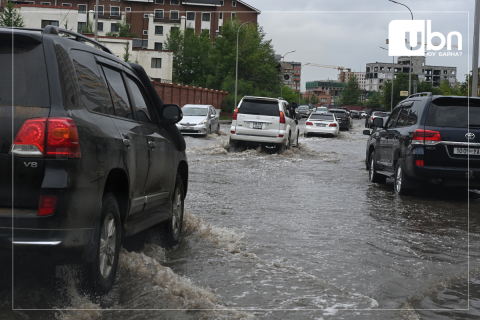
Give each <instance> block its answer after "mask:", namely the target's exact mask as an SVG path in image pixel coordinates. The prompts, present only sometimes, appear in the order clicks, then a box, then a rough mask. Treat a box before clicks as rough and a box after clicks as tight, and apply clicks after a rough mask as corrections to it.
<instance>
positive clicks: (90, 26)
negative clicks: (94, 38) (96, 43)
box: [82, 19, 94, 33]
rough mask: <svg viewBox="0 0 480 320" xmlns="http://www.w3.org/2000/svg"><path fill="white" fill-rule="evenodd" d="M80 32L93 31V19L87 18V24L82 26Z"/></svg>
mask: <svg viewBox="0 0 480 320" xmlns="http://www.w3.org/2000/svg"><path fill="white" fill-rule="evenodd" d="M82 33H94V31H93V21H92V20H91V19H89V20H88V21H87V24H86V25H85V26H83V28H82Z"/></svg>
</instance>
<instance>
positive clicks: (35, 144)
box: [11, 118, 81, 158]
mask: <svg viewBox="0 0 480 320" xmlns="http://www.w3.org/2000/svg"><path fill="white" fill-rule="evenodd" d="M11 153H13V154H15V155H18V156H24V157H42V156H44V157H49V158H53V157H60V158H81V153H80V144H79V139H78V131H77V127H76V126H75V123H74V122H73V120H72V119H70V118H37V119H29V120H26V121H25V122H24V123H23V125H22V127H21V128H20V130H18V133H17V135H16V136H15V140H14V141H13V145H12V149H11Z"/></svg>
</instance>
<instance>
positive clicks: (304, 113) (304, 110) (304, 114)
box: [297, 106, 310, 118]
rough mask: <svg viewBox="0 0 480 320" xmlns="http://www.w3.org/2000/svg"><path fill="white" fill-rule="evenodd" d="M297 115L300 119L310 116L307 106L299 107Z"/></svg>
mask: <svg viewBox="0 0 480 320" xmlns="http://www.w3.org/2000/svg"><path fill="white" fill-rule="evenodd" d="M297 114H299V115H301V116H302V118H308V116H309V115H310V108H309V107H308V106H299V107H298V108H297Z"/></svg>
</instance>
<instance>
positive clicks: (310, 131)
mask: <svg viewBox="0 0 480 320" xmlns="http://www.w3.org/2000/svg"><path fill="white" fill-rule="evenodd" d="M339 131H340V126H339V124H338V121H337V119H336V118H335V115H334V114H333V113H313V114H312V115H310V117H309V118H308V119H307V121H306V123H305V131H304V133H303V136H304V137H308V136H310V135H328V136H333V137H336V136H337V135H338V132H339Z"/></svg>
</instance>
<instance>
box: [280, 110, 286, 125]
mask: <svg viewBox="0 0 480 320" xmlns="http://www.w3.org/2000/svg"><path fill="white" fill-rule="evenodd" d="M280 123H285V116H284V115H283V112H282V111H280Z"/></svg>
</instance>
